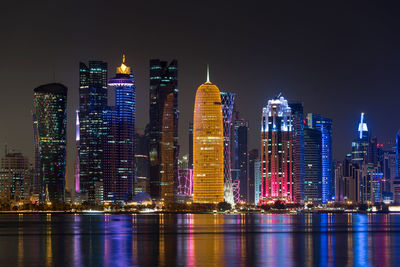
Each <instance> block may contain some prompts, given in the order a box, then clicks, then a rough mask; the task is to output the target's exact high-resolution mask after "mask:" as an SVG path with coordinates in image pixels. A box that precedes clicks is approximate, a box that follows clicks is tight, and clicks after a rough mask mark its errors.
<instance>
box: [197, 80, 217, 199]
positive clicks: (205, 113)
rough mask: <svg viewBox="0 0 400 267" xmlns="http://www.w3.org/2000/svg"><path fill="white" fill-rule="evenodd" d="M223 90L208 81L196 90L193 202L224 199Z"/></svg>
mask: <svg viewBox="0 0 400 267" xmlns="http://www.w3.org/2000/svg"><path fill="white" fill-rule="evenodd" d="M223 129H224V126H223V118H222V107H221V94H220V91H219V89H218V87H217V86H216V85H214V84H212V83H211V82H210V80H209V75H208V73H207V81H206V82H205V83H204V84H202V85H200V86H199V88H198V89H197V92H196V99H195V105H194V117H193V202H197V203H217V202H221V201H224V133H223Z"/></svg>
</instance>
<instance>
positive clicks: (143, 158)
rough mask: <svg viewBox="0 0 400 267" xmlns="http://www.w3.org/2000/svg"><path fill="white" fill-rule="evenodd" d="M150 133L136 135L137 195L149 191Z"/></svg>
mask: <svg viewBox="0 0 400 267" xmlns="http://www.w3.org/2000/svg"><path fill="white" fill-rule="evenodd" d="M149 170H150V163H149V135H148V134H147V133H145V134H138V133H137V134H136V136H135V195H136V194H138V193H141V192H146V193H148V191H149Z"/></svg>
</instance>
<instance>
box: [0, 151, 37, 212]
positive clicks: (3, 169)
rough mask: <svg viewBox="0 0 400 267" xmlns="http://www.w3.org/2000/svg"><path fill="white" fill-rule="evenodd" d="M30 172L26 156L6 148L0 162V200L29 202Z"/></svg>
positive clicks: (4, 201) (5, 201)
mask: <svg viewBox="0 0 400 267" xmlns="http://www.w3.org/2000/svg"><path fill="white" fill-rule="evenodd" d="M32 174H33V173H32V171H31V168H30V166H29V160H28V158H27V157H25V156H24V155H23V154H22V153H20V152H14V151H8V149H7V148H6V152H5V155H4V157H3V158H2V159H1V164H0V202H3V203H15V204H17V203H20V202H25V203H26V202H29V198H30V196H31V187H32V178H33V177H32Z"/></svg>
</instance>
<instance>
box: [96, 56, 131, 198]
mask: <svg viewBox="0 0 400 267" xmlns="http://www.w3.org/2000/svg"><path fill="white" fill-rule="evenodd" d="M108 85H109V86H112V87H115V106H113V107H109V108H107V109H106V110H105V111H104V112H103V120H104V131H105V132H106V137H105V138H104V144H103V147H104V162H103V170H104V200H105V201H112V202H123V201H130V200H132V197H133V192H134V188H133V187H134V166H135V151H134V148H135V118H136V89H135V83H134V78H133V74H132V72H131V69H130V67H128V66H126V65H125V55H124V56H123V59H122V64H121V66H120V67H118V68H117V73H116V76H115V77H114V78H112V79H110V80H109V81H108Z"/></svg>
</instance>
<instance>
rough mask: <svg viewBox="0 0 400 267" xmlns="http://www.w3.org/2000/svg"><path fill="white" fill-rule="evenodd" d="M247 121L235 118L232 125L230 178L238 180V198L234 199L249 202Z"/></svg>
mask: <svg viewBox="0 0 400 267" xmlns="http://www.w3.org/2000/svg"><path fill="white" fill-rule="evenodd" d="M248 129H249V127H248V123H247V121H246V120H244V119H239V118H236V119H235V120H234V121H233V127H232V135H233V136H232V142H233V143H232V148H233V149H232V151H231V153H232V154H233V157H232V170H233V172H232V180H234V181H239V183H238V184H239V199H235V201H245V202H249V177H248V148H247V133H248Z"/></svg>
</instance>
